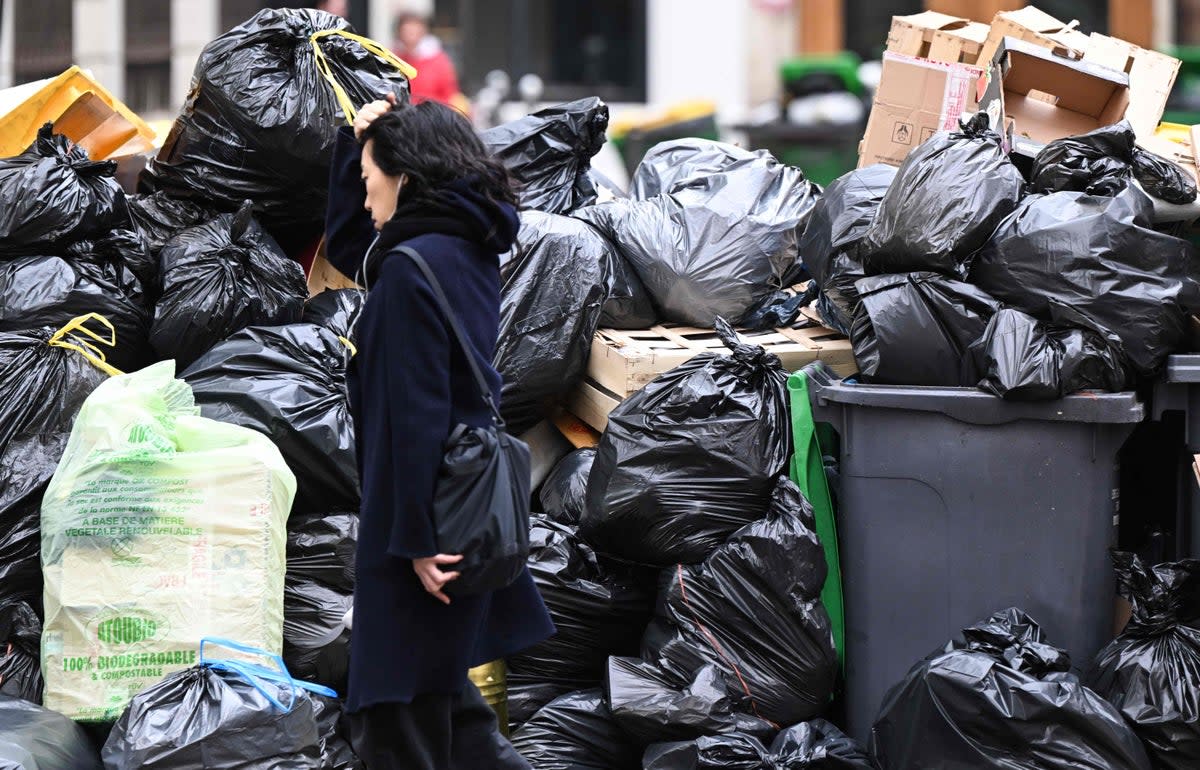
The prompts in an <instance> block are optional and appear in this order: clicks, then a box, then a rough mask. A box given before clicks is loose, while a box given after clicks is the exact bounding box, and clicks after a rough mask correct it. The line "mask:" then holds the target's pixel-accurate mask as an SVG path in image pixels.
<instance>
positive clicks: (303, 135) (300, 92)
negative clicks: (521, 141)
mask: <svg viewBox="0 0 1200 770" xmlns="http://www.w3.org/2000/svg"><path fill="white" fill-rule="evenodd" d="M349 33H351V30H350V27H349V24H348V23H347V22H346V21H345V20H344V19H342V18H341V17H340V16H336V15H334V14H331V13H326V12H324V11H317V10H310V9H301V8H281V9H267V10H264V11H260V12H259V13H258V14H256V15H255V16H254V17H253V18H251V19H249V20H248V21H246V22H245V23H243V24H240V25H238V26H236V27H234V28H233V29H231V30H229V31H228V32H226V33H225V34H223V35H221V36H220V37H218V38H217V39H216V40H213V41H212V42H211V43H209V44H208V45H207V46H205V47H204V50H203V51H202V52H201V54H200V58H199V60H198V61H197V62H196V69H195V72H194V73H193V74H192V88H191V90H190V91H189V93H188V99H187V101H186V102H185V103H184V106H183V110H182V111H181V112H180V114H179V116H178V117H177V118H176V119H175V122H174V125H173V127H172V129H171V133H170V135H169V136H168V137H167V139H166V142H165V143H164V145H163V148H162V150H161V151H160V152H159V153H158V156H157V157H156V158H154V160H152V161H151V162H150V164H149V165H148V166H147V168H146V170H145V171H144V172H143V174H142V177H141V180H140V184H141V186H142V187H143V188H145V189H146V191H148V192H161V193H164V194H166V195H167V196H169V197H170V198H176V199H183V200H189V201H197V202H199V203H200V204H201V205H204V206H213V207H215V208H216V209H218V210H220V211H224V212H232V211H235V210H237V209H238V207H240V206H241V204H242V201H245V200H251V201H253V202H254V211H255V215H256V216H257V218H259V219H260V221H261V222H262V223H263V225H264V226H265V227H266V228H267V229H268V230H269V231H271V232H272V233H273V234H275V235H276V237H282V234H285V233H287V232H288V231H289V230H290V229H291V228H300V229H308V230H311V231H312V232H313V233H314V234H319V233H320V230H321V223H322V222H324V218H325V208H326V199H327V196H328V190H329V164H330V160H331V158H332V154H333V145H334V138H335V133H336V131H337V127H338V126H339V125H348V124H349V122H350V120H351V119H352V118H353V110H356V109H357V108H358V107H360V106H361V105H363V104H366V103H367V102H370V101H373V100H375V99H379V98H381V96H382V95H383V94H388V93H390V94H395V96H396V97H397V99H398V101H400V102H406V101H407V100H408V75H409V74H411V72H412V70H411V69H410V68H406V67H403V66H400V64H401V63H400V62H399V61H398V60H396V58H395V57H394V56H392V55H390V53H389V52H387V51H385V50H383V49H381V48H374V47H368V46H366V45H364V43H363V42H361V40H359V39H357V38H355V37H352V36H350V35H349Z"/></svg>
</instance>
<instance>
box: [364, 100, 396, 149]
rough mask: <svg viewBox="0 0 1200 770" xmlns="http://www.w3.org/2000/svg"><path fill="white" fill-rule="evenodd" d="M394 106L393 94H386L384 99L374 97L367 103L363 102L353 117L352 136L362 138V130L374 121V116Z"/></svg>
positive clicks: (376, 116)
mask: <svg viewBox="0 0 1200 770" xmlns="http://www.w3.org/2000/svg"><path fill="white" fill-rule="evenodd" d="M395 106H396V95H395V94H388V95H387V98H385V99H376V100H375V101H373V102H370V103H369V104H364V105H363V106H362V108H361V109H360V110H359V111H358V115H357V117H355V118H354V138H355V139H362V135H363V131H366V130H367V126H369V125H371V124H372V123H374V122H375V119H376V118H378V117H379V116H380V115H382V114H383V113H385V112H387V111H388V110H390V109H391V108H393V107H395Z"/></svg>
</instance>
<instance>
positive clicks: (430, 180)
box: [361, 102, 517, 206]
mask: <svg viewBox="0 0 1200 770" xmlns="http://www.w3.org/2000/svg"><path fill="white" fill-rule="evenodd" d="M371 140H374V141H373V142H372V144H371V158H372V160H374V161H375V165H376V166H378V167H379V170H380V171H382V172H383V173H385V174H387V175H388V176H396V177H398V176H400V175H401V174H404V175H406V176H407V177H408V181H407V182H405V184H404V186H403V187H402V188H401V189H400V203H401V204H403V203H408V202H414V203H419V202H420V201H421V200H422V199H431V198H433V197H436V193H435V192H434V191H436V190H437V189H438V188H440V187H445V186H446V185H448V184H450V183H451V182H454V181H456V180H459V179H463V178H466V177H473V178H474V180H475V185H476V186H477V187H478V189H479V190H480V191H481V192H482V193H483V194H484V195H486V196H487V197H488V198H490V199H491V200H492V201H494V202H496V203H509V204H512V205H513V206H516V205H517V195H516V193H515V192H514V191H513V184H512V180H511V178H510V177H509V175H508V169H506V168H505V167H504V165H503V164H501V163H500V162H499V161H497V160H496V159H494V158H493V157H492V156H491V155H490V154H489V153H488V151H487V148H486V147H484V145H483V142H481V141H480V140H479V137H478V135H476V133H475V129H474V128H472V126H471V124H470V123H469V122H468V121H467V119H466V118H465V117H464V116H463V115H462V114H461V113H459V112H457V111H456V110H454V109H451V108H450V107H447V106H446V105H444V104H439V103H438V102H421V103H420V104H417V105H412V104H402V105H399V106H397V107H394V108H392V109H391V110H389V111H388V112H385V113H384V114H383V115H380V116H379V117H378V118H376V119H375V120H374V121H373V122H372V123H371V125H369V126H367V129H366V130H365V131H363V134H362V138H361V142H362V144H364V145H366V143H367V142H369V141H371Z"/></svg>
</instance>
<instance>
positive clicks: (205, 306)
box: [150, 203, 308, 370]
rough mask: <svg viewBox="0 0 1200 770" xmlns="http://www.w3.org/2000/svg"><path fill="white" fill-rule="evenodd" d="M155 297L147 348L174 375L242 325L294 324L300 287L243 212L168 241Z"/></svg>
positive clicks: (298, 275)
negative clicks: (172, 366)
mask: <svg viewBox="0 0 1200 770" xmlns="http://www.w3.org/2000/svg"><path fill="white" fill-rule="evenodd" d="M159 256H160V260H161V264H162V296H161V297H160V298H159V301H158V307H157V308H156V309H155V312H154V323H153V325H152V327H151V329H150V342H151V344H152V345H153V346H154V349H155V351H156V352H157V353H158V355H159V356H160V357H162V358H174V359H175V360H176V364H177V366H178V368H179V369H180V370H183V369H184V368H186V367H187V366H189V365H190V364H191V363H192V362H193V361H195V360H196V359H197V358H199V357H200V356H202V355H204V354H205V353H207V352H208V351H209V350H210V349H211V348H212V347H213V346H214V345H216V344H217V343H218V342H220V341H221V340H223V339H225V338H226V337H228V336H229V335H230V334H233V333H234V332H236V331H239V330H241V329H244V328H246V327H247V326H274V325H278V324H287V323H292V322H294V321H298V320H300V313H301V311H302V309H303V307H304V300H305V298H306V297H307V296H308V282H307V280H306V279H305V277H304V270H303V269H301V267H300V265H299V264H298V263H296V262H294V261H293V260H291V259H289V258H288V257H287V256H285V255H284V253H283V252H282V251H280V249H279V244H277V243H276V242H275V239H274V238H272V237H271V236H270V235H268V234H267V232H266V231H265V230H263V229H262V228H261V227H259V225H258V223H257V222H256V221H255V220H254V219H253V217H252V216H251V211H250V205H249V203H247V204H246V205H244V206H242V208H241V209H240V210H239V211H238V213H237V214H222V215H220V216H218V217H217V218H216V219H214V220H212V221H210V222H207V223H205V224H203V225H200V226H198V227H193V228H190V229H188V230H184V231H183V232H181V233H179V234H178V235H176V236H175V237H174V238H172V239H171V241H170V242H169V243H167V245H165V246H163V249H162V252H161V253H160V255H159Z"/></svg>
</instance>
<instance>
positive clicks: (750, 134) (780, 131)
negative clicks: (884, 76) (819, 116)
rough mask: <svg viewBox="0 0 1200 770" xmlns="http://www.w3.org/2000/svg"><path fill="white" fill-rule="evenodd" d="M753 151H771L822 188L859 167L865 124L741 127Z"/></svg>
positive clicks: (780, 124) (788, 124)
mask: <svg viewBox="0 0 1200 770" xmlns="http://www.w3.org/2000/svg"><path fill="white" fill-rule="evenodd" d="M738 130H740V131H744V132H745V133H746V140H747V142H748V143H749V145H750V148H751V149H754V150H769V151H770V153H771V154H772V155H774V156H775V157H776V158H778V159H779V160H780V161H782V162H783V163H786V164H788V165H789V166H796V167H797V168H799V169H800V170H801V171H803V172H804V175H805V176H806V177H808V178H809V179H811V180H812V181H814V182H816V183H817V184H819V185H822V186H823V185H827V184H829V183H830V182H832V181H833V180H835V179H837V178H838V177H839V176H841V175H843V174H845V173H847V172H850V171H853V170H854V169H855V167H856V166H858V142H859V139H860V138H861V137H862V134H863V126H862V124H857V123H856V124H854V125H850V126H837V127H829V126H818V127H812V126H796V125H793V124H791V123H769V124H766V125H762V126H738Z"/></svg>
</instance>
